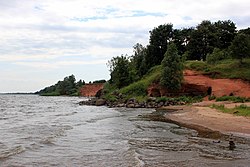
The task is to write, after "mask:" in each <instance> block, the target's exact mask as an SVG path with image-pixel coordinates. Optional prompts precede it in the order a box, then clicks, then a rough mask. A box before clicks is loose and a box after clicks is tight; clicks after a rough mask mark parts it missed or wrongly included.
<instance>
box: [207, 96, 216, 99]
mask: <svg viewBox="0 0 250 167" xmlns="http://www.w3.org/2000/svg"><path fill="white" fill-rule="evenodd" d="M215 99H216V96H214V95H212V96H209V97H208V100H215Z"/></svg>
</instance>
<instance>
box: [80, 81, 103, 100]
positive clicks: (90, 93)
mask: <svg viewBox="0 0 250 167" xmlns="http://www.w3.org/2000/svg"><path fill="white" fill-rule="evenodd" d="M103 85H104V84H103V83H98V84H86V85H84V86H83V87H82V88H81V90H80V92H81V96H85V97H94V96H95V95H96V93H97V92H98V91H100V90H102V89H103Z"/></svg>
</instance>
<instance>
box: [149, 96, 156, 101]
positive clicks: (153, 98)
mask: <svg viewBox="0 0 250 167" xmlns="http://www.w3.org/2000/svg"><path fill="white" fill-rule="evenodd" d="M154 101H156V98H155V97H149V98H148V102H154Z"/></svg>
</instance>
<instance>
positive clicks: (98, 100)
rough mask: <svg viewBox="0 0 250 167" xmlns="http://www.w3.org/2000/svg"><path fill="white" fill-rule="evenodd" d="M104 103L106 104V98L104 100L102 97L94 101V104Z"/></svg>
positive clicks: (101, 104)
mask: <svg viewBox="0 0 250 167" xmlns="http://www.w3.org/2000/svg"><path fill="white" fill-rule="evenodd" d="M105 104H106V100H104V99H97V100H96V102H95V105H96V106H103V105H105Z"/></svg>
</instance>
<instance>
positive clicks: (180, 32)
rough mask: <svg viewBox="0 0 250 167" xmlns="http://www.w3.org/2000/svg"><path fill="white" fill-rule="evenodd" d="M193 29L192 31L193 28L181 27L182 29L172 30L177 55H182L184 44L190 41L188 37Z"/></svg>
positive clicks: (185, 48)
mask: <svg viewBox="0 0 250 167" xmlns="http://www.w3.org/2000/svg"><path fill="white" fill-rule="evenodd" d="M193 31H194V29H193V28H183V29H175V30H173V42H174V43H175V45H176V47H177V50H178V54H179V55H183V54H184V53H185V52H186V50H187V47H186V46H187V44H188V43H189V41H190V37H191V34H192V32H193Z"/></svg>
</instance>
